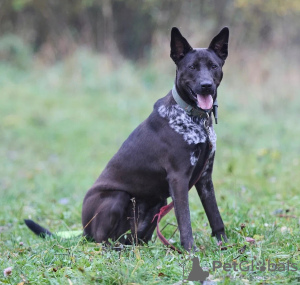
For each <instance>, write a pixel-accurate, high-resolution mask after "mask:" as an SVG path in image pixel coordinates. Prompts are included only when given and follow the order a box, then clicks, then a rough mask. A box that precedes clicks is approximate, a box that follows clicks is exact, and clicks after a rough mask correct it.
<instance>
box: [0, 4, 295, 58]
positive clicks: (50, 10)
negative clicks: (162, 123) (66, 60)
mask: <svg viewBox="0 0 300 285" xmlns="http://www.w3.org/2000/svg"><path fill="white" fill-rule="evenodd" d="M299 16H300V1H299V0H272V1H263V0H199V1H192V0H187V1H176V0H164V1H161V0H140V1H136V0H101V1H100V0H98V1H97V0H65V1H61V0H0V57H1V39H3V38H4V37H9V35H14V36H17V37H18V38H21V39H22V40H23V42H25V43H27V44H28V45H29V46H30V47H31V49H32V50H33V51H34V52H35V53H38V54H40V55H42V56H45V57H48V58H49V59H50V60H57V59H60V58H62V57H64V56H65V55H66V54H68V53H70V52H72V50H75V49H76V47H77V46H78V45H86V46H88V47H91V48H93V49H95V50H96V51H99V52H105V53H111V54H113V55H117V54H119V55H122V56H123V57H126V58H129V59H133V60H138V59H140V58H141V57H144V56H145V55H147V54H148V52H149V50H150V48H151V46H152V44H153V39H154V37H155V35H157V34H159V33H160V34H163V35H164V37H166V35H169V31H170V29H171V27H172V26H174V25H177V26H179V27H182V28H183V30H184V31H186V30H187V31H188V32H189V31H191V32H192V33H193V34H200V33H202V32H203V31H206V32H209V33H210V34H214V33H215V32H217V31H218V30H219V29H220V28H221V27H222V26H224V25H227V26H230V28H231V30H232V29H234V32H235V34H237V35H238V37H235V38H236V39H235V43H234V44H235V45H251V46H253V45H259V43H263V44H264V45H273V46H274V45H277V46H281V47H283V46H285V45H286V44H289V45H299V44H300V21H299V18H300V17H299ZM191 23H193V24H191ZM287 38H288V41H289V42H288V43H287ZM9 43H10V41H9V40H8V43H7V45H9Z"/></svg>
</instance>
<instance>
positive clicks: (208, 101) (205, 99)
mask: <svg viewBox="0 0 300 285" xmlns="http://www.w3.org/2000/svg"><path fill="white" fill-rule="evenodd" d="M197 101H198V107H200V108H201V109H204V110H209V109H211V108H212V105H213V98H212V96H211V95H205V96H203V95H199V94H197Z"/></svg>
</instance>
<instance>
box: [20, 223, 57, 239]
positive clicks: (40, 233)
mask: <svg viewBox="0 0 300 285" xmlns="http://www.w3.org/2000/svg"><path fill="white" fill-rule="evenodd" d="M24 222H25V224H26V226H27V227H28V228H29V229H30V230H32V231H33V232H34V233H35V234H36V235H38V236H40V237H42V238H45V237H46V236H52V235H53V234H52V233H51V232H50V231H48V230H47V229H45V228H43V227H42V226H40V225H39V224H37V223H35V222H34V221H32V220H24Z"/></svg>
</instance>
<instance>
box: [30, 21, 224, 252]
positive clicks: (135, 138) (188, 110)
mask: <svg viewBox="0 0 300 285" xmlns="http://www.w3.org/2000/svg"><path fill="white" fill-rule="evenodd" d="M228 38H229V30H228V28H227V27H225V28H223V29H222V30H221V32H220V33H219V34H218V35H217V36H216V37H215V38H214V39H213V40H212V42H211V43H210V45H209V47H208V48H207V49H198V48H197V49H193V48H192V47H191V46H190V45H189V43H188V42H187V40H186V39H185V38H184V37H183V36H182V35H181V33H180V32H179V30H178V29H177V28H173V29H172V32H171V55H170V56H171V58H172V59H173V61H174V62H175V64H176V67H177V69H176V79H175V85H174V87H173V89H172V91H170V92H169V93H168V94H167V95H166V96H165V97H163V98H162V99H160V100H158V101H157V102H156V103H155V105H154V109H153V112H152V113H151V114H150V116H149V117H148V118H147V119H146V120H145V121H144V122H143V123H141V124H140V125H139V126H138V127H137V128H136V129H135V130H134V131H133V132H132V133H131V134H130V136H129V137H128V139H127V140H126V141H125V142H124V143H123V145H122V146H121V148H120V149H119V151H118V152H117V153H116V154H115V155H114V157H113V158H112V159H111V160H110V161H109V163H108V164H107V166H106V168H105V169H104V171H103V172H102V173H101V175H100V176H99V178H98V179H97V180H96V182H95V184H94V185H93V186H92V188H91V189H90V190H89V191H88V192H87V194H86V196H85V198H84V201H83V207H82V224H83V227H84V235H85V236H87V237H90V238H92V239H93V240H95V241H96V242H106V241H108V240H109V239H111V240H117V239H118V240H119V241H120V242H123V243H129V242H133V241H139V240H141V241H143V242H148V241H149V240H150V239H151V236H152V233H153V231H154V229H155V226H156V221H153V217H154V216H155V214H157V213H158V212H159V210H160V208H161V207H163V206H165V205H166V201H167V198H168V197H170V196H171V197H172V199H173V203H174V208H175V215H176V219H177V222H178V227H179V232H180V240H181V244H182V246H183V247H184V248H185V249H186V250H190V249H191V248H192V247H193V235H192V228H191V221H190V211H189V202H188V192H189V189H190V188H191V187H192V186H193V185H195V186H196V189H197V192H198V194H199V196H200V199H201V202H202V204H203V207H204V209H205V212H206V215H207V218H208V220H209V223H210V226H211V229H212V235H213V236H216V237H217V239H218V241H221V240H222V239H223V240H225V241H226V240H227V238H226V235H225V231H224V224H223V221H222V218H221V216H220V213H219V210H218V207H217V202H216V199H215V193H214V187H213V182H212V177H211V175H212V170H213V162H214V155H215V147H216V135H215V132H214V130H213V126H212V113H213V112H212V110H213V105H214V103H215V102H216V99H217V88H218V86H219V84H220V82H221V80H222V76H223V73H222V66H223V64H224V62H225V59H226V57H227V54H228ZM156 219H157V218H156ZM27 225H28V226H29V227H30V228H31V229H32V230H34V231H35V233H44V234H49V232H45V231H43V230H45V229H43V228H40V229H37V228H36V226H35V225H36V224H32V223H31V222H30V221H28V220H27ZM129 230H131V234H130V235H127V237H126V235H124V234H125V233H126V232H128V231H129Z"/></svg>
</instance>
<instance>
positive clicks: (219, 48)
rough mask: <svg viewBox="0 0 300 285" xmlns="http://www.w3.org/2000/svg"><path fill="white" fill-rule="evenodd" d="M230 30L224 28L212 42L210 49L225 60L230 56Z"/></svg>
mask: <svg viewBox="0 0 300 285" xmlns="http://www.w3.org/2000/svg"><path fill="white" fill-rule="evenodd" d="M228 40H229V29H228V27H224V28H223V29H222V30H221V32H220V33H218V34H217V35H216V36H215V37H214V38H213V39H212V41H211V43H210V45H209V47H208V48H209V49H211V50H213V51H214V52H215V53H216V55H217V56H218V57H220V58H221V59H223V60H225V59H226V58H227V56H228Z"/></svg>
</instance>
